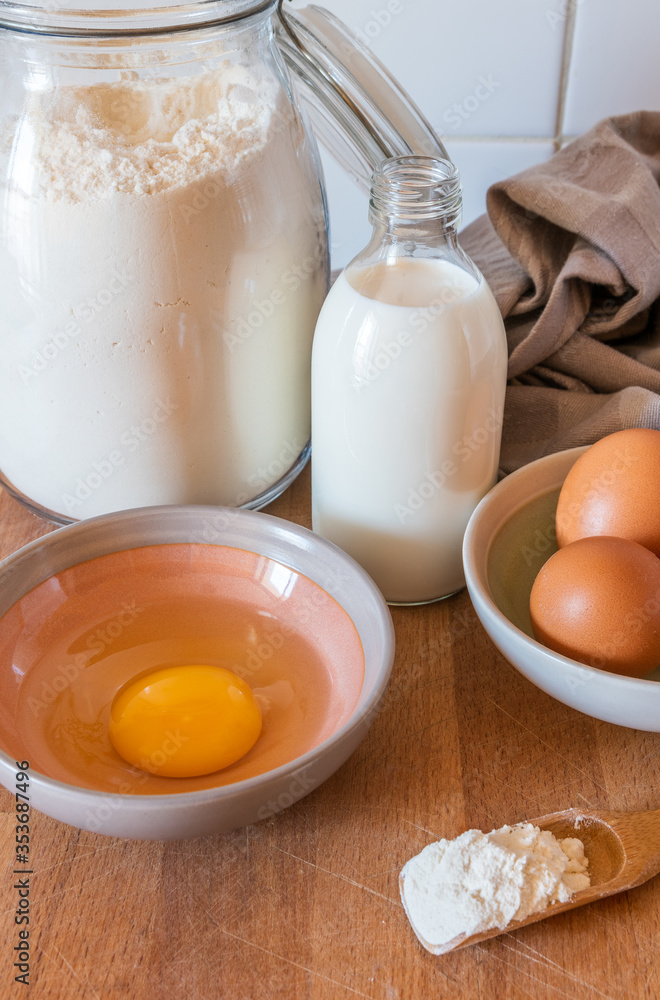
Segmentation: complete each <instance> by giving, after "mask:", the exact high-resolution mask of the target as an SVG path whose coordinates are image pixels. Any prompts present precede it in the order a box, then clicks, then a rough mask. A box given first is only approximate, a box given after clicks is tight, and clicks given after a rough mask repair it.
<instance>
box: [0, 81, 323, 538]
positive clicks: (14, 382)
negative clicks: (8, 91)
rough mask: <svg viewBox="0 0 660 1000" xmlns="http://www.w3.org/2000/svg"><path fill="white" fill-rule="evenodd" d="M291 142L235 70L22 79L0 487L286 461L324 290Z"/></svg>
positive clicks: (305, 390) (136, 495)
mask: <svg viewBox="0 0 660 1000" xmlns="http://www.w3.org/2000/svg"><path fill="white" fill-rule="evenodd" d="M271 109H273V110H271ZM304 143H305V140H304V138H303V136H302V132H301V128H300V123H299V122H298V121H297V120H296V119H294V117H293V115H292V114H291V113H290V112H289V111H287V110H286V109H285V108H284V106H283V104H282V102H281V101H280V99H279V98H277V97H276V95H275V85H274V83H273V82H272V81H270V80H268V81H256V80H253V79H252V78H251V77H250V76H249V75H248V73H247V71H246V70H244V69H242V68H241V67H238V66H231V67H230V66H227V67H221V68H220V69H217V70H214V71H213V72H211V71H207V72H206V73H204V74H202V75H200V76H198V77H193V78H179V79H178V80H177V81H176V83H173V82H171V81H170V82H167V83H163V82H159V81H150V82H145V83H137V82H134V81H130V80H129V81H127V82H126V83H117V84H103V85H97V86H94V87H87V88H79V87H76V88H73V87H68V88H66V87H65V88H62V89H61V90H59V91H57V92H53V91H41V92H36V93H35V95H33V98H32V102H31V104H30V105H29V106H28V109H27V113H26V114H25V116H24V118H23V119H22V121H21V124H20V126H19V127H18V128H17V131H16V133H15V135H14V137H13V140H12V145H11V148H10V149H9V150H8V149H7V148H6V146H5V148H4V150H3V152H4V155H5V156H7V154H9V155H10V157H11V162H13V165H14V166H13V171H12V177H13V179H12V181H11V183H10V184H9V186H8V187H6V188H5V189H2V187H0V197H2V198H4V201H5V216H4V217H5V218H6V219H7V220H8V230H7V232H6V234H5V238H4V240H3V242H2V243H1V244H0V296H1V297H2V300H3V310H2V318H0V337H1V341H0V343H1V345H2V347H1V350H2V356H1V362H2V363H1V365H0V470H1V472H2V475H3V476H4V477H5V478H6V479H7V480H8V481H9V482H11V483H12V485H13V486H14V487H16V488H17V489H18V490H20V491H22V492H23V493H25V494H26V495H27V496H28V497H29V498H30V499H31V500H33V501H34V502H36V503H37V504H39V505H40V506H43V507H45V508H48V509H50V510H52V511H55V512H58V513H61V514H64V515H66V516H71V517H74V518H79V517H88V516H91V515H94V514H98V513H103V512H105V511H108V510H116V509H120V508H123V507H129V506H141V505H145V504H152V503H225V504H236V503H243V502H245V501H246V500H248V499H251V498H253V497H255V496H256V495H257V494H259V493H260V492H262V491H263V490H264V489H266V488H267V487H269V486H270V485H271V484H272V483H274V482H276V481H277V480H278V479H279V478H280V477H281V476H282V475H283V474H284V473H285V472H286V471H287V469H288V468H289V467H290V466H291V465H292V464H293V462H294V461H295V459H296V458H297V456H298V455H299V453H300V452H301V450H302V449H303V447H304V446H305V444H306V442H307V440H308V438H309V366H310V352H311V339H312V334H313V329H314V323H315V320H316V316H317V313H318V310H319V308H320V304H321V301H322V299H323V295H324V293H325V236H324V228H323V218H322V210H321V202H320V197H319V194H318V185H317V182H316V180H315V179H314V178H313V177H312V176H311V167H310V166H309V162H310V161H309V159H308V158H307V157H306V156H305V155H301V149H303V147H304ZM2 166H3V168H4V164H2ZM4 176H5V169H2V171H0V178H4ZM282 189H284V190H285V191H286V190H287V189H288V191H289V196H288V197H285V196H283V195H282V193H281V192H282ZM274 190H278V191H279V192H280V194H279V195H278V196H277V197H273V191H274Z"/></svg>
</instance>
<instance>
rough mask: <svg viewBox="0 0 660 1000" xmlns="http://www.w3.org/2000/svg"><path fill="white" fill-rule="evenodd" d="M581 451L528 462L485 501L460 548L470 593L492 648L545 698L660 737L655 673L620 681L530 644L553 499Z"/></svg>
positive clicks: (552, 538) (551, 545)
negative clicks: (532, 602)
mask: <svg viewBox="0 0 660 1000" xmlns="http://www.w3.org/2000/svg"><path fill="white" fill-rule="evenodd" d="M585 450H586V449H585V448H573V449H571V450H569V451H562V452H558V453H557V454H554V455H548V456H547V457H545V458H541V459H539V460H538V461H536V462H531V463H530V464H529V465H526V466H524V467H523V468H521V469H518V470H517V471H516V472H513V473H511V475H509V476H507V478H506V479H503V480H502V481H501V482H500V483H498V484H497V486H495V487H494V488H493V489H492V490H491V491H490V492H489V493H488V494H487V495H486V496H485V497H484V499H483V500H482V501H481V503H480V504H479V506H478V507H477V508H476V510H475V511H474V513H473V515H472V517H471V519H470V522H469V524H468V527H467V530H466V532H465V538H464V541H463V562H464V566H465V578H466V582H467V587H468V591H469V593H470V597H471V598H472V603H473V604H474V608H475V611H476V612H477V615H478V616H479V619H480V620H481V623H482V625H483V626H484V628H485V629H486V631H487V632H488V635H489V636H490V638H491V639H492V640H493V642H494V643H495V645H496V646H497V648H498V649H499V650H500V652H501V653H502V654H503V655H504V656H505V657H506V658H507V660H509V662H510V663H512V664H513V666H514V667H516V669H517V670H519V671H520V673H521V674H523V675H524V676H525V677H527V679H528V680H530V681H531V682H532V683H533V684H535V685H536V686H537V687H539V688H541V690H542V691H545V692H546V693H547V694H549V695H551V696H552V697H553V698H556V699H557V701H561V702H563V703H564V704H565V705H570V707H571V708H575V709H577V710H578V711H579V712H584V713H585V715H591V716H593V718H595V719H602V720H603V722H613V723H615V724H616V725H619V726H627V727H629V728H630V729H642V730H645V731H647V732H652V733H658V732H660V683H658V681H660V668H659V669H658V670H656V671H654V673H653V674H652V675H651V676H650V678H644V679H641V680H640V679H638V678H634V677H623V676H620V675H618V674H613V673H609V672H607V671H605V670H598V669H597V668H595V667H589V666H586V665H584V664H582V663H578V662H577V661H576V660H572V659H570V658H569V657H567V656H562V655H560V654H559V653H555V652H553V651H552V650H551V649H547V648H546V647H545V646H543V645H541V643H539V642H537V641H536V640H535V639H534V638H533V633H532V628H531V624H530V620H529V595H530V591H531V588H532V583H533V582H534V578H535V576H536V574H537V573H538V571H539V570H540V568H541V566H542V565H543V563H544V562H545V561H546V560H547V559H549V557H550V556H551V555H552V553H553V552H555V551H556V549H557V544H556V535H555V528H554V517H555V510H556V506H557V497H558V495H559V490H560V488H561V486H562V484H563V482H564V479H565V478H566V475H567V473H568V471H569V469H570V468H571V466H572V465H573V464H574V462H575V461H576V460H577V459H578V458H579V456H580V455H581V454H582V453H583V452H584V451H585Z"/></svg>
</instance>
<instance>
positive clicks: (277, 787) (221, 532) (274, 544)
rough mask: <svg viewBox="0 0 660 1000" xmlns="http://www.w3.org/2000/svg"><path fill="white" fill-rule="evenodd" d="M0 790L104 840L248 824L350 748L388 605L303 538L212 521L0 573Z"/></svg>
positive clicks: (81, 527) (108, 542)
mask: <svg viewBox="0 0 660 1000" xmlns="http://www.w3.org/2000/svg"><path fill="white" fill-rule="evenodd" d="M0 580H1V581H2V584H3V586H2V589H1V590H0V692H1V697H0V779H1V780H2V783H3V784H4V785H5V787H7V788H8V789H9V790H12V789H13V787H14V780H15V773H16V763H17V762H19V763H22V762H29V766H30V797H31V804H32V805H33V806H34V807H35V808H36V809H39V810H41V811H42V812H44V813H47V814H48V815H50V816H53V817H54V818H56V819H59V820H62V821H64V822H67V823H70V824H72V825H74V826H79V827H81V828H83V829H87V830H92V831H97V832H102V833H106V834H110V835H112V836H123V837H131V838H141V839H177V838H181V837H189V836H201V835H204V834H207V833H215V832H223V831H226V830H229V829H233V828H235V827H239V826H244V825H246V824H249V823H252V822H255V821H257V820H259V819H264V818H266V817H267V816H270V815H272V814H273V813H275V812H277V811H278V810H279V809H282V808H286V807H287V806H288V805H291V804H292V803H293V802H294V801H297V800H298V799H300V798H302V797H303V795H306V794H307V793H308V792H310V791H312V790H313V789H314V788H316V787H318V785H319V784H320V783H321V782H322V781H324V780H325V779H326V778H328V777H329V776H330V775H331V774H332V773H333V772H334V771H335V770H336V769H337V768H338V767H339V766H340V765H341V764H342V763H343V762H344V761H345V760H346V758H347V757H348V756H349V755H350V754H351V753H352V751H353V750H354V749H355V748H356V747H357V745H358V743H359V742H360V740H361V739H362V738H363V736H364V735H365V733H366V731H367V729H368V727H369V724H370V721H371V720H372V719H373V718H374V717H375V710H376V708H377V706H378V704H379V702H380V700H381V699H382V697H383V695H384V693H385V689H386V686H387V682H388V679H389V674H390V671H391V667H392V661H393V656H394V633H393V628H392V622H391V617H390V613H389V610H388V608H387V605H386V604H385V602H384V600H383V598H382V596H381V594H380V592H379V591H378V589H377V588H376V586H375V584H374V583H373V582H372V581H371V579H370V578H369V577H368V576H367V574H366V573H365V572H364V571H363V570H362V569H361V567H359V566H358V565H357V563H355V562H354V561H353V560H352V559H351V558H350V557H349V556H347V555H346V554H345V553H343V552H342V551H341V550H340V549H338V548H336V547H335V546H334V545H332V544H331V543H329V542H327V541H325V540H324V539H322V538H320V537H319V536H317V535H314V534H313V533H312V532H310V531H308V530H307V529H305V528H302V527H299V526H298V525H295V524H292V523H289V522H287V521H283V520H281V519H279V518H275V517H272V516H270V515H267V514H260V513H255V512H253V511H247V510H234V509H222V508H217V507H199V506H196V507H154V508H141V509H139V510H132V511H121V512H118V513H113V514H108V515H104V516H103V517H98V518H93V519H91V520H88V521H81V522H79V523H76V524H73V525H69V526H67V527H65V528H60V529H59V530H57V531H55V532H53V533H52V534H50V535H47V536H46V537H44V538H41V539H37V540H36V541H34V542H32V543H30V544H29V545H27V546H25V548H23V549H21V550H19V551H18V552H16V553H14V554H13V555H12V556H10V557H9V559H7V560H5V562H4V563H2V564H0Z"/></svg>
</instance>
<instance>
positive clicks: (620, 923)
mask: <svg viewBox="0 0 660 1000" xmlns="http://www.w3.org/2000/svg"><path fill="white" fill-rule="evenodd" d="M268 510H269V512H272V513H277V514H279V515H281V516H283V517H286V518H290V519H291V520H294V521H299V522H300V523H302V524H306V525H309V524H310V512H309V473H308V472H306V473H304V474H303V476H302V477H301V478H300V479H299V480H298V481H297V482H296V483H295V484H294V485H293V487H291V488H290V489H289V491H288V492H287V493H286V494H285V495H284V496H283V497H281V498H280V499H279V500H278V501H276V502H275V503H274V504H272V505H271V507H270V508H268ZM47 530H50V529H49V526H48V525H46V524H45V523H43V522H40V521H39V520H37V518H35V517H33V516H32V515H31V514H29V513H28V512H27V511H25V510H24V509H23V508H22V507H20V506H19V505H18V504H17V503H15V502H14V501H13V500H12V499H11V498H10V497H9V496H7V495H6V494H4V493H2V496H1V499H0V555H2V556H3V557H4V556H5V555H7V554H8V553H10V552H11V551H13V550H14V549H16V548H18V546H20V545H22V544H24V543H25V542H27V541H29V540H30V539H32V538H35V537H37V536H38V535H40V534H43V533H44V532H45V531H47ZM392 615H393V618H394V624H395V628H396V636H397V655H396V661H395V665H394V672H393V676H392V681H391V685H390V688H389V691H388V694H387V696H386V700H385V704H384V708H383V711H382V712H381V713H380V715H379V716H378V718H377V719H376V721H375V723H374V725H373V727H372V729H371V730H370V731H369V733H368V735H367V737H366V738H365V740H364V742H363V743H362V744H361V746H360V747H359V748H358V750H357V751H356V752H355V753H354V754H353V756H352V757H351V758H350V759H349V761H348V762H347V763H346V764H345V765H344V766H343V767H342V768H341V769H340V770H339V771H338V772H337V774H336V775H334V777H332V778H331V779H330V780H329V781H328V782H326V784H325V785H323V786H322V787H321V788H319V789H317V790H316V791H314V792H312V794H310V795H309V796H307V798H305V799H302V800H301V801H300V802H299V803H298V804H296V805H295V806H293V807H291V808H290V809H288V810H285V811H284V812H282V813H280V814H278V815H277V816H275V817H273V818H271V819H268V820H266V821H264V822H262V823H260V824H257V825H255V826H251V827H249V828H247V829H242V830H236V831H235V832H233V833H229V834H223V835H221V836H213V837H205V838H202V839H198V840H189V841H176V842H169V843H161V842H153V843H152V842H138V841H123V840H115V839H111V838H107V837H103V836H100V835H95V834H92V833H86V832H82V831H80V830H77V829H73V828H72V827H69V826H65V825H63V824H62V823H58V822H56V821H55V820H52V819H49V818H48V817H46V816H43V815H41V814H39V813H37V812H33V814H32V818H31V841H32V851H33V855H32V861H33V870H34V875H33V876H32V884H31V925H30V929H31V937H30V944H31V953H32V961H31V972H30V982H31V985H30V987H29V988H26V987H25V986H23V985H21V984H16V983H15V982H13V977H14V974H15V973H14V970H13V969H12V963H13V961H14V957H13V956H14V952H13V951H12V949H13V947H14V945H15V944H18V937H17V931H18V928H17V927H16V926H15V925H14V911H15V909H16V904H17V899H16V896H17V890H15V889H14V888H13V876H12V869H13V861H14V830H15V825H16V824H15V819H14V811H13V801H12V798H10V796H9V794H8V793H6V792H4V790H2V792H1V799H0V807H1V808H2V810H3V812H2V821H1V823H0V827H1V831H2V845H1V849H2V858H3V863H4V866H5V874H4V878H3V882H2V893H3V900H2V906H1V908H0V911H1V913H2V927H1V932H0V942H2V944H1V945H0V947H1V948H2V949H3V954H2V956H1V957H0V960H1V962H2V971H1V973H0V997H2V998H4V997H13V996H22V995H27V994H29V995H30V996H31V997H38V998H42V997H44V998H45V997H49V998H50V997H52V998H56V1000H60V998H62V1000H82V998H85V1000H87V998H102V1000H106V998H108V1000H110V998H115V997H131V998H135V1000H141V998H145V1000H160V998H167V1000H170V998H174V997H182V998H186V1000H213V998H220V997H221V998H228V1000H244V998H245V1000H289V998H291V1000H350V998H352V997H367V998H378V1000H418V998H419V1000H429V998H435V997H442V998H444V997H447V998H451V1000H493V998H495V1000H498V998H507V1000H523V998H533V1000H546V998H547V1000H560V998H566V997H571V998H573V997H575V998H580V1000H603V998H608V1000H641V998H649V1000H656V998H658V997H659V996H660V959H659V958H658V953H659V949H658V941H659V939H660V879H659V878H656V879H654V880H652V881H651V882H649V883H647V884H646V885H644V886H641V887H640V888H637V889H635V890H634V891H632V892H630V893H626V894H623V895H620V896H615V897H611V898H609V899H606V900H602V901H601V902H598V903H595V904H592V905H590V906H587V907H583V908H581V909H577V910H574V911H572V912H570V913H567V914H564V915H561V916H557V917H554V918H552V919H550V920H545V921H542V922H540V923H537V924H535V925H533V926H531V927H528V928H525V929H524V930H522V931H519V932H518V933H515V934H503V935H501V936H500V937H499V938H495V939H493V940H490V941H488V942H486V943H484V944H482V945H478V946H476V947H473V948H469V949H466V950H464V951H459V952H456V953H454V954H452V955H447V956H444V957H438V958H436V957H433V956H432V955H429V954H428V953H427V952H425V951H424V950H423V948H422V947H421V946H420V945H419V944H418V942H417V939H416V938H415V936H414V934H413V932H412V930H411V928H410V926H409V924H408V921H407V918H406V916H405V914H404V912H403V909H402V906H401V903H400V900H399V893H398V875H399V871H400V869H401V867H402V865H403V864H404V863H405V862H406V861H407V860H408V859H409V858H410V857H412V855H414V854H417V853H418V852H419V851H420V850H421V849H422V848H423V847H424V846H425V845H426V844H428V843H430V842H431V841H433V840H437V839H438V838H440V837H449V838H451V837H454V836H457V835H458V834H459V833H461V832H462V831H463V830H466V829H469V828H471V827H478V828H481V829H482V830H490V829H493V828H494V827H498V826H501V825H502V824H504V823H512V822H516V821H518V820H522V819H528V818H532V817H534V816H539V815H542V814H544V813H550V812H553V811H555V810H558V809H564V808H567V807H569V806H578V807H589V806H593V807H602V808H610V809H645V808H657V807H659V806H660V752H659V751H660V736H659V735H658V734H652V733H642V732H636V731H633V730H629V729H620V728H618V727H616V726H612V725H608V724H606V723H603V722H597V721H595V720H593V719H590V718H587V717H586V716H584V715H580V714H579V713H577V712H575V711H573V710H572V709H570V708H566V707H565V706H564V705H561V704H559V702H555V701H553V700H552V699H551V698H549V697H548V696H547V695H545V694H543V693H542V692H540V691H538V690H537V689H536V688H535V687H533V686H532V685H531V684H530V683H529V682H528V681H526V680H525V679H524V678H523V677H521V676H520V675H519V674H518V673H517V672H516V671H515V670H514V669H513V667H511V666H510V665H509V664H508V663H507V662H506V660H504V659H503V658H502V657H501V656H500V655H499V653H498V652H497V651H496V650H495V648H494V647H493V646H492V644H491V642H490V640H489V639H488V637H487V636H486V634H485V632H484V631H483V629H482V627H481V625H480V623H479V621H478V620H477V618H476V615H475V613H474V611H473V609H472V605H471V603H470V599H469V597H468V595H467V593H466V592H465V591H463V592H462V593H460V594H458V595H457V596H455V597H453V598H450V599H449V600H447V601H444V602H440V603H438V604H434V605H430V606H427V607H422V608H393V609H392ZM24 991H27V992H24Z"/></svg>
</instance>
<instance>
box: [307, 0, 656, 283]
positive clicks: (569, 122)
mask: <svg viewBox="0 0 660 1000" xmlns="http://www.w3.org/2000/svg"><path fill="white" fill-rule="evenodd" d="M317 2H319V4H320V6H323V7H325V8H326V9H328V10H330V11H331V12H332V13H333V14H336V15H337V16H338V17H340V18H341V19H342V20H343V21H345V22H346V24H348V25H349V26H350V27H351V28H353V30H354V31H356V32H357V33H358V35H359V37H361V38H362V40H363V41H365V42H367V43H368V44H369V45H370V46H371V48H372V49H373V50H374V52H375V53H376V55H377V56H378V57H379V58H380V59H382V61H383V62H384V63H385V64H386V65H387V66H388V68H389V69H390V71H391V72H392V73H393V74H394V76H395V77H396V78H397V79H398V80H399V81H400V83H401V84H402V85H403V86H404V87H405V88H406V90H408V92H409V93H410V95H411V96H412V97H413V99H414V100H415V101H416V102H417V104H418V105H419V106H420V108H421V109H422V111H423V112H424V113H425V115H426V117H427V118H428V119H429V120H430V121H431V123H432V125H433V126H434V128H435V129H436V130H437V131H438V133H439V134H441V135H442V136H443V137H444V140H445V142H446V145H447V148H448V150H449V152H450V155H451V156H452V158H453V159H454V160H455V162H456V164H457V165H458V167H459V169H460V170H461V174H462V179H463V191H464V223H467V222H469V221H471V220H472V219H473V218H475V217H476V216H477V215H479V214H481V212H483V211H485V195H486V189H487V188H488V186H489V185H490V184H492V183H493V182H494V181H495V180H499V179H501V178H503V177H507V176H509V175H510V174H513V173H516V172H518V171H519V170H522V169H524V168H525V167H528V166H531V165H532V164H534V163H538V162H541V161H542V160H544V159H546V158H547V157H549V156H550V155H552V152H553V151H554V149H556V148H558V147H559V145H561V143H562V140H563V137H565V136H568V135H577V134H580V133H581V132H583V131H586V130H587V129H588V128H590V127H591V126H592V125H593V124H594V123H595V122H596V121H598V120H599V119H600V118H603V117H605V116H607V115H612V114H620V113H622V112H625V111H633V110H638V109H640V108H642V107H644V108H650V109H660V57H659V56H658V55H657V49H658V44H659V40H660V3H659V2H658V0H627V2H625V3H624V2H623V0H495V2H494V0H460V2H457V0H317ZM294 6H297V7H301V6H305V0H294ZM324 164H325V169H326V175H327V180H328V190H329V200H330V211H331V222H332V236H331V239H332V244H333V265H334V266H335V267H340V266H343V265H344V264H345V263H347V261H348V260H349V259H350V258H351V257H352V256H353V255H354V254H355V253H357V251H358V250H359V249H360V248H361V246H362V245H363V244H364V243H365V242H366V239H367V237H368V235H369V232H370V229H369V226H368V223H367V221H366V211H367V202H366V197H365V196H364V195H363V194H362V193H361V192H359V191H358V190H357V189H356V188H355V187H354V186H353V184H352V182H350V181H349V180H348V179H347V178H346V177H344V176H343V175H342V173H341V171H339V170H338V169H337V168H336V167H335V166H334V165H333V164H331V163H329V162H328V158H327V157H324Z"/></svg>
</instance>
